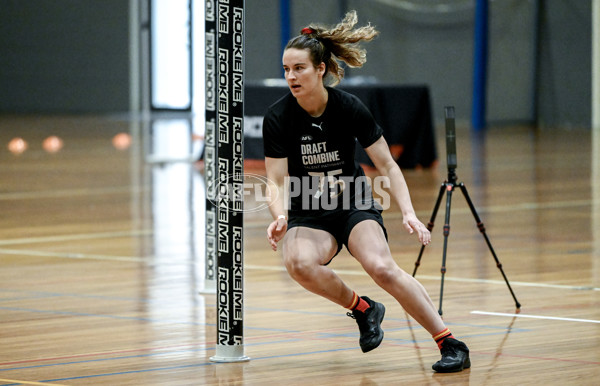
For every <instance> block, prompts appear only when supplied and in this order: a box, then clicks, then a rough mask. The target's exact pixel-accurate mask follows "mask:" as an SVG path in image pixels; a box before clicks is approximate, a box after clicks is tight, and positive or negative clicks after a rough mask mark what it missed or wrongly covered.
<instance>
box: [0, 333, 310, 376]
mask: <svg viewBox="0 0 600 386" xmlns="http://www.w3.org/2000/svg"><path fill="white" fill-rule="evenodd" d="M299 340H300V339H285V340H278V341H271V342H258V343H250V344H245V346H246V347H249V346H264V345H269V344H282V343H290V342H297V341H299ZM214 349H215V348H214V347H202V348H190V349H180V350H168V351H167V350H162V351H161V352H155V353H149V354H136V355H124V356H116V357H110V358H98V359H84V360H79V361H70V362H59V363H48V364H43V365H31V366H20V367H11V368H5V369H0V372H3V371H15V370H31V369H39V368H44V367H57V366H68V365H79V364H83V363H98V362H108V361H118V360H125V359H135V358H149V357H160V356H171V355H173V354H180V353H193V352H203V351H213V350H214ZM46 382H47V381H46Z"/></svg>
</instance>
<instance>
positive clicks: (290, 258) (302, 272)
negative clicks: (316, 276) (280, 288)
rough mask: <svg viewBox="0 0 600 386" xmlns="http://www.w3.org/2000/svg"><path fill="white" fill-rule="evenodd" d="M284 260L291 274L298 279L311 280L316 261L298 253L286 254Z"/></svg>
mask: <svg viewBox="0 0 600 386" xmlns="http://www.w3.org/2000/svg"><path fill="white" fill-rule="evenodd" d="M283 261H284V264H285V268H286V269H287V271H288V273H289V275H290V276H291V277H292V278H293V279H294V280H296V281H306V280H309V279H310V278H311V277H312V274H313V270H314V269H315V267H316V263H315V262H313V261H312V260H311V259H308V258H306V257H302V256H301V255H300V254H298V253H288V254H285V255H284V259H283Z"/></svg>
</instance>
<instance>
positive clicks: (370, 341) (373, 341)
mask: <svg viewBox="0 0 600 386" xmlns="http://www.w3.org/2000/svg"><path fill="white" fill-rule="evenodd" d="M361 298H362V299H364V300H365V301H366V302H367V303H369V308H367V309H366V310H365V312H360V311H357V310H354V311H352V312H348V313H347V314H346V315H348V316H349V317H351V318H353V319H356V324H358V329H359V331H360V340H359V343H360V349H361V350H362V352H369V351H371V350H373V349H375V348H377V347H378V346H379V344H380V343H381V341H382V340H383V330H382V329H381V321H382V320H383V316H384V315H385V307H384V306H383V304H381V303H377V302H375V301H373V300H371V299H369V298H368V297H366V296H361Z"/></svg>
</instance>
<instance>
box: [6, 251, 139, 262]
mask: <svg viewBox="0 0 600 386" xmlns="http://www.w3.org/2000/svg"><path fill="white" fill-rule="evenodd" d="M2 254H4V255H18V256H37V257H58V258H62V259H82V260H104V261H125V262H130V263H132V262H133V263H138V262H139V263H142V262H149V261H151V260H150V258H146V259H145V258H142V257H134V256H108V255H93V254H87V253H60V252H47V251H32V250H20V249H5V248H0V255H2Z"/></svg>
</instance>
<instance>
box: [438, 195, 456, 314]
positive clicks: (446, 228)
mask: <svg viewBox="0 0 600 386" xmlns="http://www.w3.org/2000/svg"><path fill="white" fill-rule="evenodd" d="M453 190H454V185H453V184H451V183H450V184H448V185H447V186H446V220H445V222H444V252H443V254H442V268H441V269H440V272H441V273H442V280H441V283H440V309H439V310H438V313H439V314H440V315H442V300H443V299H444V276H445V275H446V251H447V249H448V236H449V235H450V206H451V203H452V191H453Z"/></svg>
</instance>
